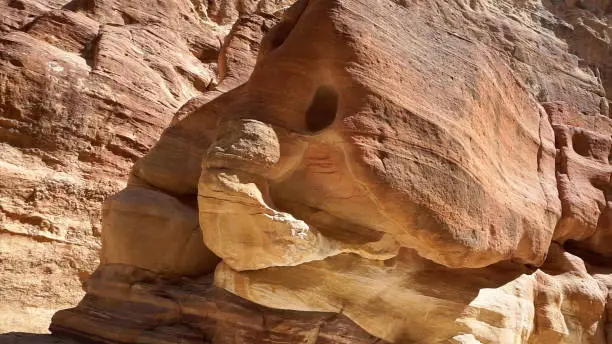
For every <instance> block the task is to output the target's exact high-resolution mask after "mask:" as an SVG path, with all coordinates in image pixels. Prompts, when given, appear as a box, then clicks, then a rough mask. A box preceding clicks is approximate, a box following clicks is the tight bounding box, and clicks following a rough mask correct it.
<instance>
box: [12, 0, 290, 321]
mask: <svg viewBox="0 0 612 344" xmlns="http://www.w3.org/2000/svg"><path fill="white" fill-rule="evenodd" d="M285 5H286V4H283V3H281V2H280V1H277V2H275V1H251V0H247V1H245V0H240V1H233V0H232V1H226V0H223V1H188V0H185V1H182V0H176V1H175V0H169V1H159V2H156V3H155V4H151V3H147V2H143V1H131V0H126V1H124V0H110V1H106V0H102V1H99V0H84V1H80V0H74V1H71V2H68V1H46V0H1V1H0V285H1V286H2V288H0V332H7V331H28V332H29V331H33V332H41V331H46V330H47V327H48V325H49V322H50V319H51V316H52V314H53V313H54V312H56V311H57V310H59V309H62V308H66V307H71V306H74V305H75V304H76V303H77V302H78V300H79V299H81V298H82V297H83V295H84V293H83V285H84V284H85V283H86V280H87V279H88V277H89V275H90V274H91V273H92V272H93V271H94V269H95V268H96V266H97V264H98V253H99V249H100V239H101V231H102V224H101V212H100V210H101V204H102V202H103V201H104V199H106V198H107V197H109V196H111V195H113V194H114V193H116V192H118V191H119V190H121V189H122V188H124V187H125V185H126V181H127V178H128V175H129V171H130V169H131V167H132V165H133V163H134V162H135V161H137V160H138V159H139V158H141V157H142V156H143V155H144V154H145V153H146V152H147V151H148V150H149V148H150V147H151V146H152V145H153V144H154V143H155V142H156V141H157V139H158V138H159V136H160V134H161V133H162V131H163V130H164V128H166V127H167V126H168V124H169V123H170V122H171V121H172V118H173V117H174V115H175V114H176V112H177V110H178V109H179V108H180V107H181V106H183V105H184V104H185V103H186V102H187V101H189V100H196V99H198V98H199V97H200V98H201V97H202V96H203V95H204V94H205V93H206V94H208V93H210V92H213V91H214V90H216V89H217V88H218V87H219V82H220V80H221V79H227V80H228V81H227V82H226V84H227V85H228V87H229V85H233V84H232V80H237V76H238V75H240V74H241V73H244V72H247V73H248V71H249V68H252V66H251V65H250V64H251V62H249V56H250V55H253V54H256V52H257V48H258V42H259V40H260V37H259V36H257V35H254V36H252V37H251V36H249V32H248V30H247V29H242V30H243V31H244V33H245V35H243V36H240V37H241V38H240V39H241V40H236V39H234V40H233V43H231V42H230V43H228V44H229V45H232V44H233V46H234V47H235V48H234V49H233V50H232V51H230V52H229V53H226V54H225V55H224V57H223V58H222V59H221V61H219V55H220V54H221V51H222V46H224V42H226V39H227V38H228V34H229V32H230V31H231V29H232V26H233V24H234V23H235V22H236V21H237V20H238V18H239V17H240V16H245V15H250V14H252V13H255V12H258V11H263V12H266V13H274V12H275V11H276V10H278V9H282V8H283V7H284V6H285ZM273 22H274V21H273V20H272V19H270V18H259V17H257V19H255V21H252V20H251V21H249V19H247V18H245V19H242V24H241V27H247V28H248V27H256V30H260V31H261V30H265V29H266V28H267V27H269V26H271V25H272V24H273ZM234 36H235V35H234ZM228 44H225V46H226V47H225V51H229V50H231V49H228V46H229V45H228ZM224 59H225V60H224ZM233 82H235V81H233Z"/></svg>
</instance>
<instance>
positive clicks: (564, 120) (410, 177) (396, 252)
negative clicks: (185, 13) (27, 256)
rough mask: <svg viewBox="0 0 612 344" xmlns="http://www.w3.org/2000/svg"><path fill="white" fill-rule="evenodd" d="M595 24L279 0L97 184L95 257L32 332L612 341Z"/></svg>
mask: <svg viewBox="0 0 612 344" xmlns="http://www.w3.org/2000/svg"><path fill="white" fill-rule="evenodd" d="M236 8H239V7H236ZM215 13H218V12H215ZM261 18H263V17H259V19H251V20H244V21H241V20H239V23H241V22H242V23H243V25H244V26H235V27H234V30H233V31H232V32H233V33H234V36H233V37H235V38H238V37H242V36H243V35H245V34H246V33H248V37H251V38H253V40H252V42H256V40H257V39H256V38H258V37H260V36H259V35H260V34H261V33H262V32H263V31H266V30H262V31H259V30H258V27H261V26H258V25H257V24H256V23H258V21H257V20H262V19H261ZM270 20H272V21H273V20H274V19H273V17H270ZM611 21H612V3H610V2H609V1H605V0H602V1H595V0H593V1H589V0H584V1H564V2H562V1H546V0H544V1H540V0H532V1H529V0H527V1H518V0H501V1H487V0H473V1H463V0H449V1H443V0H419V1H417V0H414V1H410V0H408V1H406V0H404V1H391V0H377V1H373V0H300V1H298V2H297V3H296V4H295V5H293V6H292V7H291V8H290V9H289V10H288V11H287V12H286V13H285V15H284V17H283V19H282V21H281V22H280V23H278V24H277V25H276V26H275V27H274V28H272V29H271V30H270V32H268V33H267V34H266V35H265V37H264V38H263V41H262V42H261V46H260V48H259V49H257V50H258V56H257V59H256V61H257V62H256V64H255V65H254V69H253V71H252V73H251V75H250V77H249V78H248V81H246V82H245V83H244V84H242V83H243V82H244V81H245V80H246V79H245V76H246V75H247V74H248V73H249V72H250V68H251V67H250V66H252V65H251V64H246V65H243V66H240V65H239V67H229V66H230V65H231V62H232V61H236V60H244V59H245V56H251V57H248V58H246V60H247V61H255V60H254V57H252V55H248V54H247V55H244V52H245V49H240V48H239V47H240V44H239V42H242V41H241V40H238V41H233V40H232V38H230V39H228V40H226V44H225V46H224V48H223V49H222V53H221V59H220V61H222V63H221V65H223V64H227V65H228V67H227V68H224V69H223V72H222V73H221V75H225V79H223V81H221V82H220V84H219V85H218V86H217V87H216V88H215V89H211V90H210V91H208V92H206V93H204V95H202V96H201V97H197V98H195V99H194V100H192V101H190V102H189V103H187V105H185V106H183V107H182V109H181V110H179V111H178V112H177V114H176V116H175V117H174V119H173V121H172V123H171V125H170V126H169V127H168V128H167V129H166V131H165V132H164V134H163V135H162V136H161V138H160V140H159V142H157V144H156V145H155V146H154V147H153V148H152V149H151V151H150V152H149V153H148V154H147V155H146V156H144V157H143V158H142V159H140V160H139V161H138V162H137V163H136V164H135V166H134V168H133V170H132V175H131V178H130V181H129V182H128V187H127V188H125V189H124V190H123V191H121V192H120V193H118V194H116V195H114V196H113V197H111V198H110V199H109V200H108V201H107V202H106V203H105V207H104V211H103V230H102V241H103V247H102V251H101V262H102V264H101V266H100V267H99V268H98V270H97V273H96V274H95V276H94V278H93V279H92V280H91V281H90V284H89V288H88V295H87V296H86V297H85V298H84V299H83V301H82V302H81V303H80V304H79V306H78V307H76V308H74V309H71V310H66V311H62V312H59V313H57V314H56V315H55V317H54V321H53V324H52V327H51V328H52V331H54V332H56V333H59V334H68V335H71V336H75V337H77V338H86V339H87V340H98V341H102V342H106V343H125V342H151V341H158V342H172V341H173V340H175V339H176V338H177V337H179V336H180V337H181V338H184V339H185V340H187V341H193V342H202V341H204V342H210V343H217V344H222V343H266V342H276V343H296V342H303V343H345V342H350V343H367V342H375V341H380V342H383V341H384V342H393V343H449V342H450V343H612V335H611V333H612V332H611V331H612V330H611V328H610V323H609V319H610V318H609V316H610V315H611V314H612V313H610V309H611V308H612V306H611V303H610V297H609V294H610V288H611V287H612V261H611V260H610V258H611V257H610V256H612V250H611V249H610V247H609V246H610V243H609V241H608V240H609V237H611V236H612V234H611V233H612V228H611V226H612V213H611V212H610V209H612V205H611V204H610V203H609V202H611V201H610V199H609V198H610V197H612V196H610V190H612V188H611V184H610V183H611V181H612V167H610V156H612V120H610V118H609V116H610V115H611V113H610V105H609V102H610V100H609V97H610V96H609V95H610V92H611V87H612V72H611V70H610V68H611V66H612V51H611V50H612V49H611V47H612V42H611V36H612V24H611ZM230 36H231V34H230ZM255 44H256V43H255ZM253 50H254V49H251V51H253ZM251 58H252V59H253V60H250V59H251ZM224 82H225V84H224ZM241 84H242V85H241ZM200 236H201V238H200ZM200 240H201V241H200ZM204 243H205V245H204ZM209 250H210V251H209ZM213 253H214V255H213ZM216 257H218V258H219V259H220V260H221V261H220V263H218V264H217V258H216ZM213 270H214V282H215V285H216V286H217V287H219V288H222V289H225V290H226V291H229V292H231V293H233V294H236V295H238V296H240V297H242V298H244V299H246V300H249V301H251V302H254V303H255V304H258V305H259V306H255V305H253V304H249V303H247V302H246V301H244V300H241V299H237V298H234V297H230V296H228V295H227V294H226V293H224V292H222V291H220V290H218V289H215V288H212V287H210V286H209V285H208V284H207V282H206V281H208V280H207V278H209V277H206V275H207V274H208V273H210V272H212V271H213ZM203 276H204V277H203ZM121 303H125V305H122V306H119V304H121ZM272 309H277V310H276V311H274V310H272ZM278 309H281V310H284V311H280V310H278ZM254 310H256V312H257V314H258V315H257V316H256V317H253V316H252V314H253V313H251V312H254ZM312 312H320V313H312ZM330 314H336V315H337V316H332V317H330ZM270 318H273V319H278V321H276V320H275V321H274V322H273V324H274V325H272V326H271V325H270V322H269V321H268V319H270ZM338 326H340V327H341V328H342V330H340V329H339V328H338ZM122 331H123V332H122ZM364 331H365V332H364ZM366 332H367V333H369V335H366V334H365V333H366ZM347 338H348V339H347Z"/></svg>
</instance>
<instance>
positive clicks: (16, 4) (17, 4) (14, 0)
mask: <svg viewBox="0 0 612 344" xmlns="http://www.w3.org/2000/svg"><path fill="white" fill-rule="evenodd" d="M8 7H12V8H14V9H17V10H21V11H24V10H25V9H26V7H25V4H24V3H23V1H19V0H11V1H9V3H8Z"/></svg>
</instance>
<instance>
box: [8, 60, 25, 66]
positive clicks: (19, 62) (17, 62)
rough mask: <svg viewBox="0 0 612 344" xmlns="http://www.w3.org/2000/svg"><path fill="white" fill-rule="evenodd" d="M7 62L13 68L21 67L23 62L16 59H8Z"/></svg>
mask: <svg viewBox="0 0 612 344" xmlns="http://www.w3.org/2000/svg"><path fill="white" fill-rule="evenodd" d="M9 62H10V63H11V64H12V65H13V66H15V67H23V62H21V61H19V60H18V59H10V60H9Z"/></svg>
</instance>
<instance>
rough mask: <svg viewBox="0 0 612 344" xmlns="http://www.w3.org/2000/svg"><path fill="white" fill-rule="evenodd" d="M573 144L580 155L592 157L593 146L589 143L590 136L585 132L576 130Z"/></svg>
mask: <svg viewBox="0 0 612 344" xmlns="http://www.w3.org/2000/svg"><path fill="white" fill-rule="evenodd" d="M572 146H573V148H574V151H575V152H576V153H578V154H579V155H582V156H585V157H590V156H591V146H590V144H589V137H588V135H586V134H585V133H583V132H576V133H574V136H573V137H572Z"/></svg>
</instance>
